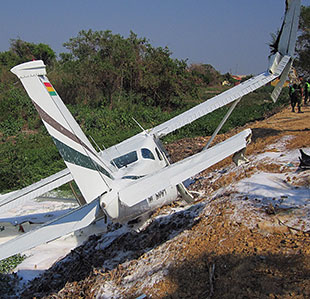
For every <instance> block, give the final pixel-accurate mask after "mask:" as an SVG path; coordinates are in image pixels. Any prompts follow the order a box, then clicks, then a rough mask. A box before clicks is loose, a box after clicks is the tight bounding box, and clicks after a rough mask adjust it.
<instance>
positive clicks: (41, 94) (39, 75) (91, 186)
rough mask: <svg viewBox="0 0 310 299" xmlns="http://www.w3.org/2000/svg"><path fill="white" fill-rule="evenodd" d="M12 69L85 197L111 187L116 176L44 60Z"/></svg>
mask: <svg viewBox="0 0 310 299" xmlns="http://www.w3.org/2000/svg"><path fill="white" fill-rule="evenodd" d="M11 71H12V72H13V73H14V74H15V75H17V77H18V78H19V79H20V80H21V82H22V84H23V86H24V87H25V89H26V91H27V93H28V95H29V97H30V98H31V99H32V101H33V104H34V105H35V107H36V109H37V111H38V112H39V115H40V117H41V118H42V121H43V123H44V125H45V127H46V128H47V131H48V132H49V134H50V135H51V136H52V138H53V141H54V143H55V145H56V146H57V148H58V150H59V152H60V154H61V156H62V158H63V159H64V161H65V163H66V165H67V167H68V168H69V170H70V172H71V174H72V177H73V178H74V180H75V181H76V183H77V185H78V187H79V189H80V191H81V192H82V194H83V196H84V198H85V200H86V201H87V202H90V201H92V200H94V199H95V198H96V197H98V196H100V195H102V194H103V193H105V192H106V191H108V190H109V189H110V188H111V182H112V180H113V176H112V174H111V172H110V170H109V169H108V167H107V166H106V165H104V163H103V161H102V160H101V159H100V157H99V155H98V154H97V152H96V150H95V149H94V148H93V146H92V144H91V143H90V142H89V140H88V139H87V137H86V136H85V134H84V133H83V131H82V130H81V128H80V126H79V125H78V123H77V122H76V121H75V119H74V118H73V116H72V115H71V113H70V111H69V110H68V109H67V107H66V106H65V105H64V103H63V102H62V100H61V98H60V97H59V95H58V94H57V92H56V90H55V89H54V87H53V86H52V84H51V83H50V82H49V80H48V78H47V77H46V70H45V65H44V63H43V61H41V60H39V61H31V62H26V63H23V64H20V65H17V66H15V67H14V68H12V69H11Z"/></svg>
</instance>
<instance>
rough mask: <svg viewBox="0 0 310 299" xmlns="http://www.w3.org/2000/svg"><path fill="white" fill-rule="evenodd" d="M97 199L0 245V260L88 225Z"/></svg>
mask: <svg viewBox="0 0 310 299" xmlns="http://www.w3.org/2000/svg"><path fill="white" fill-rule="evenodd" d="M100 211H101V209H100V204H99V199H96V200H94V201H92V202H91V203H89V204H86V205H84V206H82V207H80V208H78V209H76V210H74V211H72V212H70V213H68V214H65V215H63V216H61V217H59V218H57V219H55V220H52V221H50V222H48V223H46V224H43V225H41V226H40V227H39V228H37V229H35V230H32V231H30V232H28V233H26V234H23V235H21V236H19V237H17V238H14V239H12V240H10V241H8V242H6V243H4V244H1V245H0V260H2V259H5V258H8V257H10V256H12V255H14V254H18V253H21V252H23V251H25V250H28V249H31V248H33V247H36V246H38V245H40V244H43V243H47V242H50V241H52V240H55V239H57V238H59V237H62V236H65V235H67V234H69V233H71V232H74V231H76V230H78V229H81V228H83V227H86V226H88V225H90V224H91V223H92V222H93V221H94V220H95V219H96V217H97V216H98V214H99V212H100Z"/></svg>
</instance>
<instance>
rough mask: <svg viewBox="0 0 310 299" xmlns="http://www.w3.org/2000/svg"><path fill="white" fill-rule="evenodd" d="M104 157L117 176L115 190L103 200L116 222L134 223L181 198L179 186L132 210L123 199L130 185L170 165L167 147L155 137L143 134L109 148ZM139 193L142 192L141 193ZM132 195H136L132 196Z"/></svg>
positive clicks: (171, 187)
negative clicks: (130, 221)
mask: <svg viewBox="0 0 310 299" xmlns="http://www.w3.org/2000/svg"><path fill="white" fill-rule="evenodd" d="M128 141H129V142H128ZM100 155H101V157H102V158H103V159H105V161H106V163H107V164H109V165H110V167H111V168H110V170H111V171H112V173H113V175H114V177H115V181H114V182H113V186H111V190H112V191H111V192H107V193H105V194H103V195H102V196H101V198H100V204H101V207H102V209H103V211H104V212H105V214H107V216H108V217H109V218H111V219H112V220H114V221H117V222H125V221H129V220H132V219H134V218H137V217H139V216H140V215H142V214H144V213H146V212H150V211H152V210H154V209H156V208H158V207H161V206H163V205H165V204H168V203H170V202H172V201H174V200H175V199H176V198H177V197H178V191H177V187H176V186H170V187H168V188H163V189H161V190H159V191H158V192H155V193H154V194H152V195H150V196H147V197H146V198H145V199H144V200H142V201H140V202H139V203H137V204H136V205H134V206H131V207H129V206H127V205H126V204H124V203H123V201H122V199H123V198H122V196H123V197H124V196H125V197H127V195H128V194H126V187H127V186H130V185H131V184H133V183H134V182H135V181H138V180H139V179H140V178H143V177H145V176H146V175H150V174H152V173H154V172H156V171H158V170H159V169H161V168H164V167H166V166H168V165H169V164H170V163H169V160H168V157H167V156H166V153H165V150H164V148H163V147H162V145H161V144H160V143H159V142H158V140H156V138H154V136H152V135H149V134H147V133H145V132H143V133H140V134H138V135H136V136H134V137H133V138H130V139H129V140H126V141H125V142H123V143H120V144H118V145H117V146H116V147H115V146H113V147H111V148H108V149H106V150H105V151H103V152H101V153H100ZM108 161H109V162H108ZM138 193H139V190H137V194H138ZM124 194H125V195H124ZM130 196H134V195H132V194H130Z"/></svg>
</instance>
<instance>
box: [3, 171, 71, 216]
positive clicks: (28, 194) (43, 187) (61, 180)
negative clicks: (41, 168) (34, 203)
mask: <svg viewBox="0 0 310 299" xmlns="http://www.w3.org/2000/svg"><path fill="white" fill-rule="evenodd" d="M72 180H73V178H72V175H71V173H70V171H69V169H68V168H66V169H64V170H62V171H59V172H58V173H56V174H53V175H51V176H49V177H47V178H45V179H42V180H41V181H39V182H37V183H34V184H32V185H30V186H27V187H25V188H23V189H20V190H18V191H14V192H10V193H8V194H4V195H2V196H1V197H0V215H1V214H2V213H4V212H5V211H8V210H10V209H12V208H15V207H17V206H22V204H23V203H24V202H25V201H26V200H29V199H34V198H36V197H39V196H40V195H42V194H44V193H46V192H48V191H51V190H54V189H55V188H57V187H60V186H62V185H64V184H66V183H68V182H70V181H72Z"/></svg>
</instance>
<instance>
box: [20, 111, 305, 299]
mask: <svg viewBox="0 0 310 299" xmlns="http://www.w3.org/2000/svg"><path fill="white" fill-rule="evenodd" d="M303 110H304V113H302V114H297V113H292V112H290V109H289V108H286V109H284V110H283V111H281V112H279V113H277V114H276V115H273V116H272V117H270V118H268V119H265V120H263V121H259V122H255V123H251V124H249V125H247V126H246V127H249V128H251V129H252V130H253V136H252V143H251V144H250V145H249V146H248V148H247V155H248V157H249V158H250V161H251V162H250V163H248V164H247V165H245V166H239V167H235V166H233V165H232V163H231V159H226V160H224V161H222V162H220V163H219V164H217V165H216V166H213V167H212V168H211V169H208V170H206V171H204V172H203V173H201V174H200V175H199V176H197V178H196V181H195V183H194V184H193V185H192V186H191V187H190V188H191V190H192V191H194V192H195V194H196V201H195V203H194V204H193V205H191V206H188V205H185V204H184V203H181V202H177V203H175V204H173V205H171V206H168V207H164V208H162V209H160V210H158V211H156V213H154V214H153V215H152V218H151V221H150V224H149V225H147V226H146V227H145V228H143V229H142V230H141V231H140V232H133V231H132V230H130V229H129V228H128V227H127V226H118V225H110V227H109V228H108V232H107V233H105V234H104V235H101V236H96V237H95V236H94V237H91V238H90V239H89V241H88V242H87V243H86V244H84V245H83V246H80V247H78V248H76V249H75V250H73V251H72V252H71V253H70V254H69V255H68V256H67V257H66V258H64V259H63V260H61V261H59V262H58V263H56V264H55V265H54V266H53V267H52V268H51V269H49V270H47V271H46V272H45V273H44V274H43V275H42V276H40V277H39V278H37V279H35V280H34V281H32V282H30V284H29V285H28V286H27V287H26V288H24V289H23V290H22V291H21V293H20V294H18V297H22V298H33V297H36V298H41V297H45V298H137V297H139V296H142V297H143V298H309V297H310V259H309V257H310V231H309V229H310V227H309V223H308V222H307V219H308V218H309V215H308V214H307V213H308V210H305V209H299V208H296V207H295V208H294V209H292V208H287V207H284V206H283V205H282V202H283V201H285V200H286V199H287V196H286V195H284V196H281V198H276V197H275V198H272V199H271V200H269V201H264V198H262V197H260V196H259V195H257V193H256V195H255V197H251V196H250V195H249V194H246V192H243V193H240V190H239V189H238V190H239V191H236V190H237V189H234V188H233V186H237V184H238V182H239V181H240V182H241V180H243V179H246V178H250V177H252V176H253V175H254V174H258V173H263V174H277V175H281V176H282V177H283V180H282V183H285V184H286V185H289V186H290V187H291V188H292V189H294V190H295V189H296V190H298V188H304V189H303V190H306V189H307V188H309V185H310V171H303V172H298V171H296V170H297V169H298V157H297V156H296V157H295V159H292V161H291V162H287V161H285V162H283V163H282V162H279V161H281V155H282V156H283V155H284V154H282V153H284V152H285V153H293V154H295V153H296V152H297V151H296V149H299V148H307V147H308V148H309V147H310V108H308V107H305V108H304V109H303ZM242 129H243V128H238V129H236V130H234V132H229V133H228V134H223V135H220V136H218V138H217V140H216V142H218V141H221V140H224V139H225V138H227V137H229V136H231V135H233V134H235V133H236V132H240V131H241V130H242ZM207 139H208V138H202V137H200V138H195V139H184V140H181V141H179V142H177V143H174V144H170V145H168V146H167V148H168V151H169V153H170V155H171V158H172V159H173V160H174V161H177V160H179V159H181V158H184V157H185V156H188V155H191V154H193V153H195V152H198V151H199V150H201V148H202V147H203V146H204V144H205V143H206V141H207ZM294 150H295V151H294ZM266 153H269V154H272V153H275V154H278V158H277V160H276V159H266V156H264V155H266ZM262 157H265V158H262ZM236 188H237V187H236ZM239 188H240V187H239ZM309 195H310V193H309ZM309 200H310V196H309ZM305 201H307V198H306V199H305ZM301 215H302V217H301ZM309 220H310V219H309ZM142 297H141V298H142Z"/></svg>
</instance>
